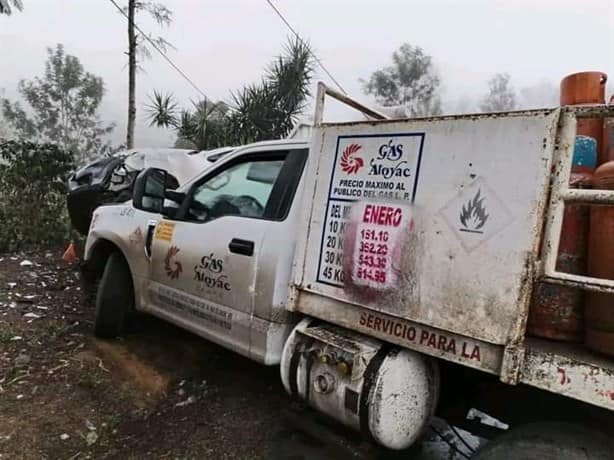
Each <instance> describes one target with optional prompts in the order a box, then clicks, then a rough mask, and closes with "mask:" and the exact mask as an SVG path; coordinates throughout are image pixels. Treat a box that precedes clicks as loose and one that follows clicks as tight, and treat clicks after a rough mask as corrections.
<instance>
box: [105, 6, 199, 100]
mask: <svg viewBox="0 0 614 460" xmlns="http://www.w3.org/2000/svg"><path fill="white" fill-rule="evenodd" d="M109 1H110V2H111V3H112V4H113V5H114V6H115V8H117V10H118V11H119V12H120V13H121V14H123V15H124V17H125V18H126V19H127V20H128V21H130V17H129V16H128V14H127V13H126V12H125V11H124V10H123V9H122V8H121V7H120V6H119V5H118V4H117V3H116V2H115V0H109ZM133 25H134V28H135V29H136V30H137V31H138V32H139V33H140V34H141V35H142V36H143V37H144V38H145V40H147V41H148V42H149V44H150V45H151V46H152V47H153V48H154V49H155V50H156V51H157V52H158V53H160V56H162V57H163V58H164V60H165V61H166V62H168V63H169V64H170V65H171V67H172V68H173V69H175V70H176V71H177V72H179V74H180V75H181V76H182V77H183V78H184V79H185V80H186V81H187V82H188V83H189V84H190V85H191V86H192V88H194V89H195V90H196V91H198V92H199V93H200V95H201V96H202V97H203V98H205V99H209V98H208V97H207V95H206V94H205V93H204V92H203V91H202V90H201V89H200V88H199V87H198V86H197V85H196V83H194V82H193V81H192V80H191V79H190V77H188V76H187V75H186V74H185V72H184V71H183V70H181V69H180V68H179V67H178V66H177V65H176V64H175V63H174V62H173V61H172V60H171V58H169V57H168V56H167V55H166V53H165V52H164V51H163V50H161V49H160V47H159V46H158V45H157V44H156V42H154V41H153V40H152V39H151V38H149V36H148V35H147V34H146V33H145V32H143V30H141V28H140V27H139V26H138V25H136V23H135V22H134V21H133Z"/></svg>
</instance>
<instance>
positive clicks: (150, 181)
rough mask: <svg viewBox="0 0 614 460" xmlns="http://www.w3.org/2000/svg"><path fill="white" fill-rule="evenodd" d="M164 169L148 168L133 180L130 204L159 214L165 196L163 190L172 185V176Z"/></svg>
mask: <svg viewBox="0 0 614 460" xmlns="http://www.w3.org/2000/svg"><path fill="white" fill-rule="evenodd" d="M172 177H173V176H171V175H170V174H168V173H167V172H166V171H165V170H164V169H158V168H148V169H145V170H144V171H142V172H141V173H140V174H139V175H138V176H137V178H136V180H135V181H134V189H133V191H132V206H134V207H135V208H136V209H140V210H142V211H147V212H153V213H156V214H161V213H162V209H163V206H164V199H165V198H166V194H165V191H166V189H167V188H170V187H169V186H172V185H174V184H172V183H171V182H172V180H171V178H172Z"/></svg>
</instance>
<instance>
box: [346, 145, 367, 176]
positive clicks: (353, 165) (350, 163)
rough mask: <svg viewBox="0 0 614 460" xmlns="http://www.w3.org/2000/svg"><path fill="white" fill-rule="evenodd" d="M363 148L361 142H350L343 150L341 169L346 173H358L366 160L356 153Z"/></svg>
mask: <svg viewBox="0 0 614 460" xmlns="http://www.w3.org/2000/svg"><path fill="white" fill-rule="evenodd" d="M361 148H362V146H361V145H359V144H350V145H348V146H347V147H346V148H345V149H344V150H343V153H342V154H341V162H340V164H341V171H343V172H344V173H346V174H356V173H357V172H358V171H359V170H360V168H362V167H363V166H364V165H365V161H364V160H363V159H362V158H360V157H359V156H358V154H357V153H356V152H358V151H359V150H360V149H361Z"/></svg>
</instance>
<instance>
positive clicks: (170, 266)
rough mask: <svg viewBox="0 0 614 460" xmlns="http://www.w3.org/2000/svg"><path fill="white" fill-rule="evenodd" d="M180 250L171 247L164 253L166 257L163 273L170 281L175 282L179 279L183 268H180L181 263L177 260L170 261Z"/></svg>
mask: <svg viewBox="0 0 614 460" xmlns="http://www.w3.org/2000/svg"><path fill="white" fill-rule="evenodd" d="M179 251H180V249H179V248H178V247H177V246H171V247H170V248H168V251H167V252H166V257H165V258H164V271H165V272H166V275H167V276H168V277H169V278H170V279H172V280H176V279H177V278H179V275H180V274H181V272H182V271H183V267H182V266H181V262H179V261H177V260H172V259H173V257H175V256H176V255H177V253H178V252H179Z"/></svg>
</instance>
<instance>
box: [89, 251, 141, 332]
mask: <svg viewBox="0 0 614 460" xmlns="http://www.w3.org/2000/svg"><path fill="white" fill-rule="evenodd" d="M133 308H134V288H133V285H132V275H131V274H130V269H129V268H128V265H127V264H126V261H125V260H124V258H123V257H122V256H121V254H120V253H118V252H113V253H111V255H110V256H109V258H108V259H107V262H106V265H105V267H104V272H103V274H102V278H101V279H100V284H99V285H98V292H97V293H96V317H95V320H94V334H95V335H96V337H100V338H105V339H108V338H113V337H118V336H120V335H121V334H122V332H124V326H125V324H126V322H127V320H128V316H129V314H130V312H131V311H132V310H133Z"/></svg>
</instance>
